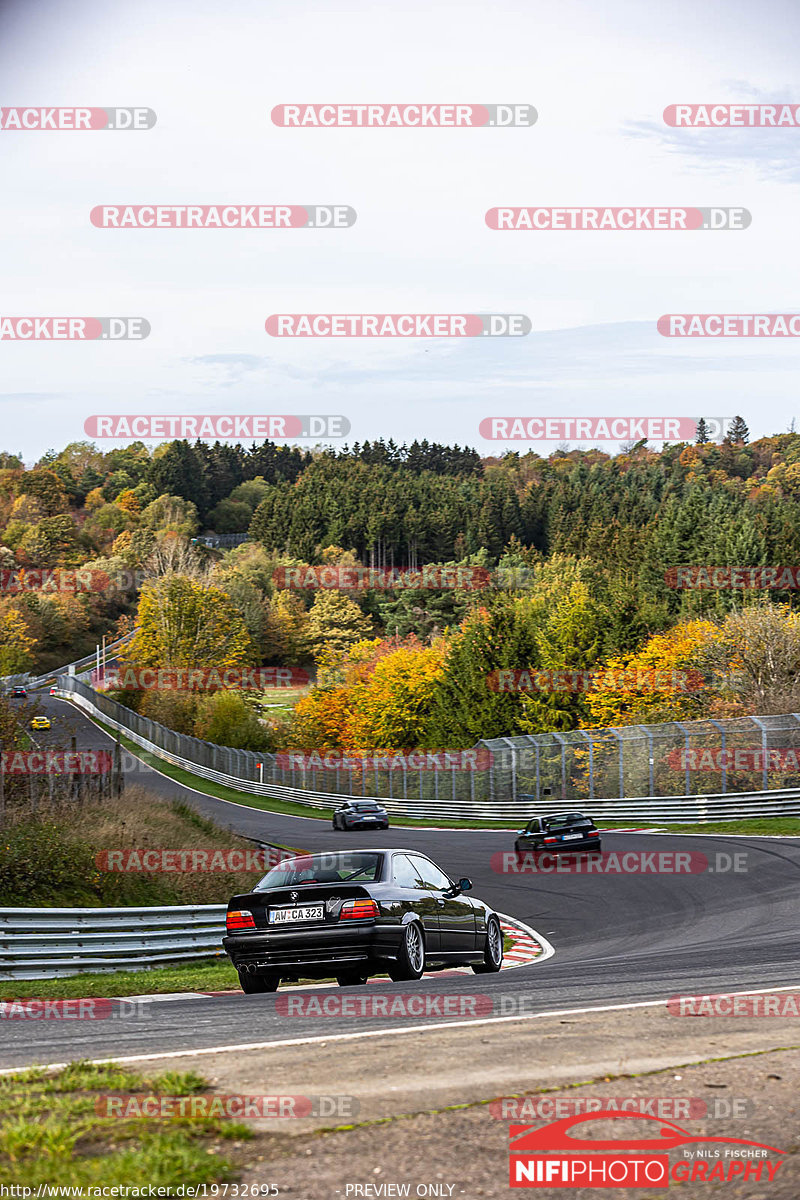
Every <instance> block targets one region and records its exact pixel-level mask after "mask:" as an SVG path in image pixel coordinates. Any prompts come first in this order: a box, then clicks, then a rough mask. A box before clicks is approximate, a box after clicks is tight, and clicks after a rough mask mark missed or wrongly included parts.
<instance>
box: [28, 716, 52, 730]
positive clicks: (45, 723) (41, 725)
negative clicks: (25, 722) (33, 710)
mask: <svg viewBox="0 0 800 1200" xmlns="http://www.w3.org/2000/svg"><path fill="white" fill-rule="evenodd" d="M49 728H50V718H49V717H34V718H33V720H32V721H31V729H49Z"/></svg>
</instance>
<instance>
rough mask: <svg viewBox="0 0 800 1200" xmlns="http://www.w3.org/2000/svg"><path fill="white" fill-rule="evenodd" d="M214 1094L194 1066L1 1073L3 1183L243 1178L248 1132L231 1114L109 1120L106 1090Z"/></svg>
mask: <svg viewBox="0 0 800 1200" xmlns="http://www.w3.org/2000/svg"><path fill="white" fill-rule="evenodd" d="M208 1091H209V1088H208V1085H207V1083H206V1080H205V1079H203V1078H202V1077H201V1076H199V1075H197V1074H195V1073H194V1072H192V1071H190V1072H181V1073H178V1072H167V1073H166V1074H163V1075H160V1076H156V1077H154V1078H149V1079H147V1078H145V1077H143V1076H142V1075H140V1074H138V1073H136V1072H133V1071H128V1070H123V1069H122V1068H120V1067H117V1066H113V1065H109V1066H92V1065H91V1064H89V1063H82V1062H75V1063H71V1064H70V1065H69V1066H68V1067H66V1068H64V1069H63V1070H61V1071H58V1072H57V1073H54V1074H48V1073H46V1072H45V1071H43V1070H41V1069H39V1068H33V1069H32V1070H28V1071H20V1072H18V1073H16V1074H13V1075H6V1076H3V1077H0V1184H24V1185H25V1186H27V1187H33V1188H36V1187H38V1186H39V1185H40V1184H41V1185H49V1186H50V1187H53V1186H55V1187H58V1186H71V1187H74V1188H81V1187H82V1188H88V1187H93V1188H96V1187H105V1188H111V1187H120V1186H125V1185H127V1186H128V1187H145V1188H146V1187H147V1185H148V1184H149V1185H151V1186H152V1187H154V1188H155V1187H158V1188H164V1189H167V1190H166V1191H165V1192H162V1193H160V1194H161V1195H174V1194H175V1190H176V1189H177V1187H178V1185H180V1184H192V1185H195V1186H196V1185H199V1184H215V1183H224V1182H227V1181H229V1180H232V1179H236V1178H238V1177H239V1175H240V1173H241V1169H242V1167H243V1166H244V1165H245V1157H246V1156H245V1154H244V1153H243V1152H242V1148H243V1146H244V1144H245V1143H246V1142H247V1141H249V1140H250V1139H251V1138H252V1136H253V1135H252V1132H251V1130H250V1129H249V1128H248V1127H247V1126H246V1125H244V1124H242V1123H240V1122H234V1121H230V1120H226V1119H221V1120H219V1119H209V1118H199V1119H197V1118H188V1117H167V1118H146V1119H141V1118H139V1119H125V1118H122V1117H118V1116H106V1115H104V1113H105V1112H106V1111H107V1109H106V1107H105V1102H104V1100H103V1097H104V1096H105V1095H106V1094H108V1093H120V1092H121V1093H124V1094H125V1095H129V1094H133V1095H138V1096H140V1097H142V1096H144V1095H147V1096H153V1095H156V1096H195V1095H198V1094H199V1093H202V1094H206V1093H207V1092H208Z"/></svg>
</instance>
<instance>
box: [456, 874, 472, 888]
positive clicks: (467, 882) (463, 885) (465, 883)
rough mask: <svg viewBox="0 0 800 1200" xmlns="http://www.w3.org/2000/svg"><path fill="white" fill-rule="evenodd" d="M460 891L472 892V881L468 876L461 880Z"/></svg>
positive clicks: (459, 882)
mask: <svg viewBox="0 0 800 1200" xmlns="http://www.w3.org/2000/svg"><path fill="white" fill-rule="evenodd" d="M458 890H459V891H460V892H471V891H472V880H471V879H467V877H466V876H464V878H463V879H459V881H458Z"/></svg>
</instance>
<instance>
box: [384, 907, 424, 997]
mask: <svg viewBox="0 0 800 1200" xmlns="http://www.w3.org/2000/svg"><path fill="white" fill-rule="evenodd" d="M424 973H425V934H424V933H423V931H422V926H421V925H420V923H419V921H409V923H408V924H407V925H406V926H404V928H403V937H402V939H401V942H400V949H399V951H398V954H397V961H396V962H393V963H390V964H389V978H390V979H391V980H392V982H393V983H404V982H405V981H406V980H409V979H421V978H422V976H423V974H424Z"/></svg>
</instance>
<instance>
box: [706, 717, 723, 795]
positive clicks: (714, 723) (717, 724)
mask: <svg viewBox="0 0 800 1200" xmlns="http://www.w3.org/2000/svg"><path fill="white" fill-rule="evenodd" d="M709 724H710V725H713V726H714V728H715V729H718V730H719V731H720V734H721V735H722V736H721V741H722V794H723V796H724V795H725V793H726V792H727V790H728V758H727V747H726V738H727V730H726V728H725V726H724V725H722V724H720V722H719V721H712V720H711V719H710V718H709Z"/></svg>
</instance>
